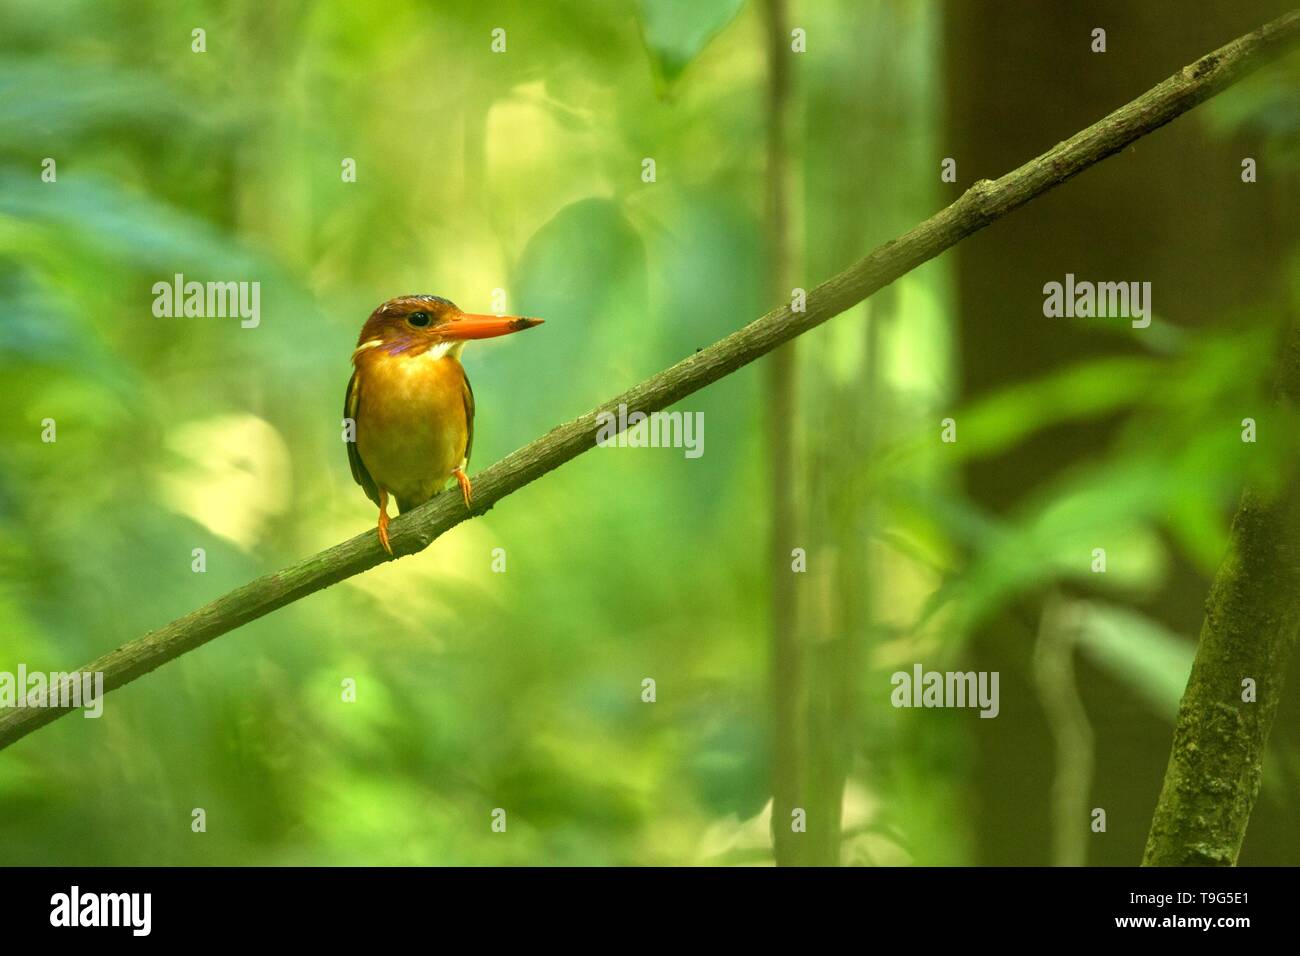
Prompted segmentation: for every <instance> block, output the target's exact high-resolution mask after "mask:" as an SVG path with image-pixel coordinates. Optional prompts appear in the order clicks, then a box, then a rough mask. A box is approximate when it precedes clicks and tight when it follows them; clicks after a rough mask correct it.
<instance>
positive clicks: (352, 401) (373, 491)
mask: <svg viewBox="0 0 1300 956" xmlns="http://www.w3.org/2000/svg"><path fill="white" fill-rule="evenodd" d="M360 413H361V386H360V385H358V384H357V373H356V372H353V373H352V377H351V378H350V379H348V393H347V396H346V397H345V398H344V399H343V417H344V418H350V419H352V441H350V442H344V444H346V445H347V446H348V464H349V465H351V466H352V477H353V478H355V479H356V482H357V484H359V485H360V486H361V487H362V488H363V489H364V490H365V492H366V497H367V498H369V499H370V500H371V501H373V502H374V503H375V504H379V488H378V487H377V486H376V485H375V479H373V478H371V477H370V472H368V471H367V470H366V463H365V462H364V461H362V460H361V452H359V451H357V442H356V437H357V427H358V426H357V420H358V418H359V417H360Z"/></svg>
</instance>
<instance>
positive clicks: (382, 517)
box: [379, 488, 393, 554]
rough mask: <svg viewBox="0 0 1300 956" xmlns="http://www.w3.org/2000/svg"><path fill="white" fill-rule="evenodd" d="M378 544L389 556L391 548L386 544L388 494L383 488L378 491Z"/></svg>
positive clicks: (391, 551)
mask: <svg viewBox="0 0 1300 956" xmlns="http://www.w3.org/2000/svg"><path fill="white" fill-rule="evenodd" d="M379 543H380V544H382V545H383V546H384V550H385V551H387V552H388V553H389V554H392V553H393V546H392V545H391V544H389V543H388V492H387V491H385V490H384V489H383V488H380V489H379Z"/></svg>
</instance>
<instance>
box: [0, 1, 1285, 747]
mask: <svg viewBox="0 0 1300 956" xmlns="http://www.w3.org/2000/svg"><path fill="white" fill-rule="evenodd" d="M1298 37H1300V10H1293V11H1291V12H1290V13H1287V14H1285V15H1284V16H1282V17H1279V18H1278V19H1276V20H1274V21H1273V22H1271V23H1268V24H1266V25H1265V26H1263V27H1260V28H1259V29H1258V30H1255V31H1254V32H1253V33H1248V34H1246V35H1245V36H1242V37H1239V38H1238V39H1236V40H1233V41H1232V42H1231V43H1228V44H1227V45H1225V46H1222V47H1220V48H1219V49H1217V50H1215V51H1214V52H1212V53H1208V54H1206V55H1205V56H1203V57H1201V58H1200V59H1199V60H1197V61H1196V62H1195V63H1192V64H1190V65H1189V66H1186V67H1183V69H1181V70H1179V71H1178V72H1177V73H1175V74H1174V75H1173V76H1171V77H1169V79H1167V80H1165V81H1164V82H1163V83H1161V84H1159V85H1158V86H1156V87H1154V88H1152V89H1151V90H1148V91H1147V92H1146V93H1144V94H1142V95H1141V96H1139V97H1138V98H1137V99H1135V100H1133V101H1132V102H1130V103H1128V104H1126V105H1124V106H1121V107H1120V108H1119V109H1117V110H1115V112H1113V113H1111V114H1110V115H1109V116H1107V117H1105V118H1104V119H1102V120H1100V121H1098V122H1097V123H1094V124H1093V125H1092V126H1089V127H1088V128H1087V129H1084V130H1082V131H1081V132H1079V133H1076V134H1075V135H1074V136H1072V137H1070V138H1069V139H1068V140H1066V141H1065V142H1063V143H1058V144H1057V145H1056V146H1054V147H1053V148H1052V149H1050V150H1048V151H1047V152H1046V153H1043V154H1042V155H1041V156H1039V157H1037V158H1035V159H1032V160H1030V161H1029V162H1027V163H1025V164H1024V165H1023V166H1021V167H1019V168H1018V169H1015V170H1012V171H1011V172H1009V173H1007V174H1006V175H1004V176H1003V177H1001V178H1000V179H998V180H996V181H995V182H990V181H989V180H987V179H982V180H980V181H978V182H976V183H975V184H974V185H973V186H971V188H970V189H968V190H967V191H966V192H965V193H964V194H963V195H962V196H961V198H960V199H958V200H957V201H956V202H954V203H953V204H952V205H950V206H948V207H946V208H945V209H943V210H941V211H939V212H938V213H935V215H933V216H931V217H930V218H929V219H927V220H925V221H924V222H922V223H921V224H920V225H918V226H916V227H915V228H913V229H912V230H911V231H910V232H908V233H906V234H904V235H902V236H900V237H898V238H897V239H894V240H891V241H890V242H887V243H885V244H884V245H883V246H880V247H878V248H877V249H875V250H874V251H873V252H872V253H871V254H870V255H868V256H867V257H866V258H865V259H862V260H860V261H859V262H856V263H854V264H853V265H851V266H849V267H848V268H847V269H845V270H844V271H843V272H841V273H839V274H838V275H835V276H833V277H832V278H830V279H828V280H827V281H826V282H823V283H822V284H821V285H820V286H818V287H817V288H816V289H814V290H812V292H810V293H809V294H808V301H807V311H805V312H800V313H794V312H791V310H790V307H789V306H782V307H780V308H778V309H774V310H772V311H771V312H769V313H767V314H766V315H764V316H763V317H762V318H759V319H756V320H755V321H753V322H751V323H750V324H749V325H747V326H745V327H744V328H742V329H740V330H739V331H736V332H733V333H732V334H731V335H729V336H727V337H726V338H724V339H722V340H721V341H718V342H715V343H714V344H713V345H710V346H709V347H708V348H706V349H702V350H701V351H699V352H696V353H695V354H694V355H692V356H690V357H689V358H686V359H683V360H682V361H680V362H678V363H677V364H676V365H674V366H672V367H671V368H668V369H665V370H664V371H662V372H660V373H659V374H658V375H655V376H653V377H652V378H649V379H647V380H646V381H644V382H641V383H640V384H639V385H636V386H635V387H633V388H631V389H629V390H628V391H626V392H624V393H623V394H622V395H619V396H617V397H615V398H612V399H610V400H609V401H607V402H604V403H603V404H601V405H600V406H599V407H598V408H597V409H595V410H593V411H591V412H588V413H587V414H586V415H583V416H582V417H581V418H578V419H575V420H574V421H571V422H567V423H565V424H563V425H560V426H558V427H557V428H554V429H552V430H551V431H550V432H548V433H547V434H546V435H544V436H542V437H541V438H538V439H536V440H535V441H533V442H531V443H530V444H528V445H525V446H524V447H523V448H520V449H519V450H518V451H515V452H513V453H512V454H510V455H508V456H507V457H505V458H503V459H502V460H501V461H499V462H497V463H496V464H495V465H492V466H491V467H490V468H488V469H486V470H485V471H483V472H480V473H479V474H478V475H476V476H475V477H474V492H475V501H474V507H473V508H472V509H471V510H469V511H467V510H466V509H465V507H464V505H463V503H462V502H461V499H460V495H459V494H441V495H438V496H437V497H435V498H434V499H433V500H432V501H430V502H429V503H428V504H426V505H423V506H421V507H419V508H417V509H415V510H414V511H412V512H410V513H408V514H405V515H402V516H401V517H399V518H397V519H396V520H395V521H394V522H393V524H392V528H391V541H392V545H393V550H394V552H395V553H396V554H398V555H407V554H414V553H416V552H417V551H422V550H423V549H425V548H427V547H428V546H429V544H430V543H431V542H433V541H434V539H436V538H438V537H439V536H440V535H442V534H444V533H446V532H447V531H449V530H450V529H451V528H454V527H455V526H456V525H458V524H460V523H461V522H462V521H464V520H466V519H467V518H470V517H473V516H476V515H481V514H483V513H484V512H486V511H487V510H488V509H489V508H491V507H492V506H493V505H494V504H496V503H497V502H498V501H500V500H501V499H502V498H504V497H506V496H507V495H509V494H511V493H513V492H515V491H518V490H519V489H520V488H522V487H524V485H527V484H528V483H529V482H532V481H535V480H536V479H538V478H540V477H541V476H542V475H544V474H546V473H547V472H549V471H552V470H554V469H555V468H558V467H559V466H560V465H562V464H564V463H565V462H566V461H568V460H570V459H571V458H575V457H577V456H578V455H580V454H582V453H583V452H584V451H587V450H588V449H590V448H592V447H594V446H595V439H596V433H597V431H598V430H599V427H600V423H599V422H598V420H597V415H598V414H599V413H600V412H602V411H611V410H617V408H618V406H619V404H620V403H625V404H626V405H627V407H628V408H629V409H636V410H640V411H643V412H646V413H649V412H652V411H658V410H659V409H662V408H666V407H667V406H669V405H671V404H673V403H674V402H677V401H679V400H681V399H683V398H685V397H686V396H687V395H690V394H691V393H693V392H696V391H698V390H699V389H701V388H703V387H704V386H706V385H710V384H712V383H713V382H716V381H717V380H718V379H720V378H723V377H725V376H727V375H729V374H731V373H732V372H734V371H736V369H738V368H741V367H742V366H745V365H748V364H749V363H750V362H753V361H754V360H755V359H757V358H759V357H761V356H763V355H766V354H767V353H768V352H770V351H772V350H773V349H775V348H776V347H777V346H779V345H782V344H783V343H785V342H788V341H790V340H791V339H793V338H795V337H796V336H798V335H802V334H803V333H804V332H807V331H808V330H809V329H812V328H815V327H816V326H818V325H820V324H821V323H823V322H825V321H826V320H827V319H829V318H831V317H832V316H834V315H838V314H839V313H841V312H843V311H844V310H845V309H848V308H850V307H851V306H854V305H856V304H857V303H859V302H861V301H862V300H863V299H865V298H867V297H868V296H869V295H871V294H872V293H874V292H876V291H877V290H879V289H881V288H883V287H884V286H886V285H888V284H889V283H891V282H893V281H894V280H895V279H897V278H899V277H900V276H902V275H905V274H906V273H908V272H910V271H911V270H913V269H915V268H916V267H917V266H919V265H921V264H922V263H923V262H926V261H928V260H930V259H933V258H934V257H935V256H937V255H939V253H941V252H943V251H944V250H946V249H949V248H951V247H952V246H954V245H956V244H957V243H958V242H960V241H961V240H962V239H964V238H966V237H967V236H969V235H971V234H972V233H974V232H977V231H979V230H980V229H982V228H984V227H985V226H987V225H988V224H989V223H991V222H993V221H995V220H997V219H1000V218H1001V217H1002V216H1005V215H1007V214H1008V213H1010V212H1012V211H1013V210H1015V209H1018V208H1019V207H1020V206H1023V205H1024V204H1025V203H1027V202H1029V201H1030V200H1031V199H1034V198H1036V197H1038V196H1040V195H1042V194H1043V193H1045V192H1047V191H1048V190H1049V189H1051V188H1053V187H1054V186H1058V185H1060V184H1061V183H1063V182H1065V181H1066V180H1068V179H1071V178H1072V177H1074V176H1076V175H1078V174H1079V173H1081V172H1083V170H1085V169H1087V168H1088V167H1089V166H1091V165H1093V164H1094V163H1098V162H1100V161H1101V160H1103V159H1105V158H1106V157H1107V156H1110V155H1111V154H1113V153H1117V152H1119V151H1120V150H1121V149H1123V148H1124V147H1126V146H1128V145H1129V144H1130V143H1132V142H1134V141H1135V140H1137V139H1139V138H1141V137H1142V136H1145V135H1146V134H1148V133H1150V132H1152V131H1153V130H1156V129H1159V128H1160V127H1161V126H1163V125H1165V124H1166V123H1168V122H1169V121H1170V120H1173V119H1175V118H1176V117H1178V116H1180V115H1182V114H1183V113H1185V112H1187V111H1188V110H1190V109H1192V108H1193V107H1194V106H1196V105H1198V104H1200V103H1203V102H1204V101H1205V100H1207V99H1209V98H1210V97H1211V96H1214V95H1215V94H1216V93H1218V92H1220V91H1221V90H1223V89H1225V88H1226V87H1228V86H1231V85H1232V84H1233V83H1236V82H1237V81H1238V80H1240V79H1242V78H1243V77H1244V76H1246V75H1247V74H1249V73H1250V72H1252V71H1254V70H1255V69H1257V68H1258V67H1259V66H1261V65H1262V64H1263V63H1265V62H1267V61H1268V60H1269V59H1271V58H1272V57H1274V56H1276V55H1277V54H1279V53H1280V52H1282V51H1283V50H1284V49H1285V48H1286V47H1288V46H1290V45H1291V44H1292V43H1294V42H1295V41H1296V39H1297V38H1298ZM386 559H387V555H386V554H385V553H384V551H383V549H382V548H381V547H380V545H379V542H378V539H377V538H376V537H375V534H374V532H373V531H368V532H366V533H365V534H360V535H357V536H356V537H355V538H352V539H351V540H349V541H344V542H343V543H341V544H337V545H335V546H334V547H332V548H327V549H326V550H324V551H321V552H319V553H318V554H314V555H312V556H311V557H309V558H305V559H303V560H302V561H299V562H298V563H297V564H294V565H291V566H290V567H288V568H285V569H283V570H281V571H277V572H275V573H273V574H267V575H263V576H262V577H260V578H257V579H256V580H254V581H251V582H249V583H248V584H245V585H244V586H243V587H240V588H236V589H235V590H234V591H231V592H230V593H229V594H226V595H225V596H223V597H220V598H217V599H216V600H215V601H213V602H212V603H210V604H207V605H204V606H203V607H201V608H199V609H198V610H196V611H191V612H190V613H189V614H186V615H185V616H184V617H181V618H177V619H176V620H175V621H172V622H171V623H170V624H168V625H166V626H164V627H161V628H159V629H158V630H156V631H151V632H150V633H148V634H146V635H144V636H143V637H140V638H137V639H136V640H133V641H130V642H128V643H127V644H124V645H123V646H121V647H119V648H118V649H117V650H115V651H113V652H111V653H109V654H105V655H104V656H102V657H100V658H98V659H97V660H94V661H91V662H90V663H89V664H86V665H85V666H84V667H83V668H82V669H81V673H86V672H92V673H93V672H102V673H103V675H104V689H105V690H106V691H109V690H115V689H116V688H118V687H121V686H123V685H124V684H128V683H130V682H131V681H133V680H135V679H136V678H137V677H140V676H142V675H144V674H147V673H149V672H150V671H152V670H153V669H154V668H156V667H159V666H160V665H162V664H165V663H167V662H168V661H170V660H174V659H176V658H177V657H179V656H181V655H182V654H185V653H187V652H189V651H192V650H194V649H195V648H196V647H199V646H201V645H203V644H205V643H207V642H208V641H210V640H212V639H213V638H214V637H218V636H220V635H222V634H225V633H226V632H228V631H232V630H234V629H235V628H237V627H240V626H241V625H243V624H247V623H248V622H249V621H252V620H255V619H256V618H259V617H261V616H262V615H264V614H269V613H270V612H271V611H274V610H276V609H277V608H281V607H283V606H284V605H286V604H290V603H292V602H294V601H298V600H301V599H302V598H304V597H306V596H307V595H309V594H312V593H313V592H315V591H319V590H321V589H322V588H326V587H329V586H330V585H331V584H336V583H338V582H339V581H342V580H343V579H345V578H349V577H351V576H353V575H354V574H360V573H361V572H363V571H367V570H369V569H370V568H373V567H374V566H375V565H377V564H379V563H381V562H382V561H384V560H386ZM60 690H61V688H59V687H55V688H51V690H50V694H51V697H53V696H54V695H56V694H57V693H58V692H59V691H60ZM36 702H37V700H36V697H35V696H33V698H32V699H31V700H29V703H36ZM67 710H68V708H59V707H44V706H25V707H19V708H14V709H10V710H8V711H7V712H5V713H3V714H0V749H3V748H4V747H7V746H9V745H10V744H12V743H13V742H14V741H16V740H19V739H21V738H22V737H25V736H26V735H27V734H29V733H31V732H32V731H33V730H36V729H37V728H38V727H42V726H44V725H45V724H48V723H50V722H51V721H52V720H54V719H55V718H57V717H59V716H61V715H62V714H64V713H67Z"/></svg>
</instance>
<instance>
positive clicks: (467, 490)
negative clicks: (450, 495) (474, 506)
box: [451, 468, 474, 508]
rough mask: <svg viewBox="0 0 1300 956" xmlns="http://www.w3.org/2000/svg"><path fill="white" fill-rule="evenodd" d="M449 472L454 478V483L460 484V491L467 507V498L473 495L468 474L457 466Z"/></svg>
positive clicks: (472, 487)
mask: <svg viewBox="0 0 1300 956" xmlns="http://www.w3.org/2000/svg"><path fill="white" fill-rule="evenodd" d="M451 474H452V477H454V478H455V479H456V484H458V485H460V493H461V494H462V495H463V496H464V498H465V507H466V508H468V507H469V500H470V498H472V497H473V496H474V486H473V485H471V484H470V483H469V475H467V474H465V472H463V471H461V470H460V469H459V468H457V469H455V470H454V471H453V472H452V473H451Z"/></svg>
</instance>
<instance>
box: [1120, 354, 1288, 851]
mask: <svg viewBox="0 0 1300 956" xmlns="http://www.w3.org/2000/svg"><path fill="white" fill-rule="evenodd" d="M1277 392H1278V400H1279V402H1281V403H1283V404H1285V405H1288V406H1290V407H1291V408H1292V409H1295V408H1296V407H1297V406H1300V331H1297V330H1296V329H1295V328H1293V329H1292V330H1291V332H1290V334H1289V335H1288V338H1287V341H1286V344H1285V346H1284V348H1283V352H1282V366H1281V370H1280V372H1279V375H1278V387H1277ZM1280 478H1281V480H1279V481H1276V482H1270V486H1269V489H1267V490H1265V489H1263V488H1259V487H1248V488H1247V489H1246V491H1245V492H1244V493H1243V495H1242V499H1241V504H1240V506H1239V508H1238V510H1237V514H1236V517H1235V518H1234V519H1233V522H1232V537H1231V541H1230V544H1229V550H1228V555H1227V557H1226V558H1225V559H1224V561H1223V564H1222V565H1221V566H1220V568H1219V570H1218V573H1217V574H1216V575H1215V578H1214V584H1213V585H1212V586H1211V588H1210V596H1209V600H1208V601H1207V602H1206V608H1205V622H1204V624H1203V625H1202V626H1201V637H1200V641H1199V643H1198V644H1197V648H1196V659H1195V661H1194V662H1193V664H1192V673H1191V676H1190V677H1189V679H1188V681H1187V690H1186V691H1185V692H1184V693H1183V700H1182V703H1181V705H1180V706H1179V708H1178V720H1177V723H1176V725H1175V727H1174V744H1173V752H1172V753H1171V754H1170V757H1169V767H1168V769H1167V770H1166V771H1165V781H1164V786H1163V787H1162V788H1161V791H1160V799H1159V801H1158V802H1157V804H1156V811H1155V818H1154V820H1153V821H1152V823H1151V833H1150V836H1149V837H1148V838H1147V846H1146V854H1145V856H1144V859H1143V864H1144V865H1146V866H1233V865H1235V864H1236V862H1237V855H1238V854H1239V853H1240V852H1241V843H1242V840H1243V838H1244V837H1245V835H1246V824H1247V823H1248V822H1249V820H1250V811H1251V809H1252V808H1253V807H1254V805H1255V798H1256V796H1257V795H1258V794H1259V786H1260V781H1261V779H1262V777H1263V763H1264V749H1265V746H1266V745H1267V743H1268V735H1269V731H1270V730H1272V727H1273V719H1274V717H1275V716H1276V714H1277V705H1278V701H1279V700H1280V698H1281V694H1282V686H1283V683H1284V681H1285V679H1286V672H1287V663H1288V661H1289V660H1290V657H1291V649H1292V648H1293V647H1294V645H1295V640H1296V632H1297V631H1298V630H1300V465H1297V464H1296V463H1292V465H1291V466H1290V469H1289V472H1288V473H1287V474H1285V475H1283V476H1280ZM1252 682H1253V685H1254V686H1253V693H1248V692H1247V688H1248V686H1249V685H1250V684H1251V683H1252Z"/></svg>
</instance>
